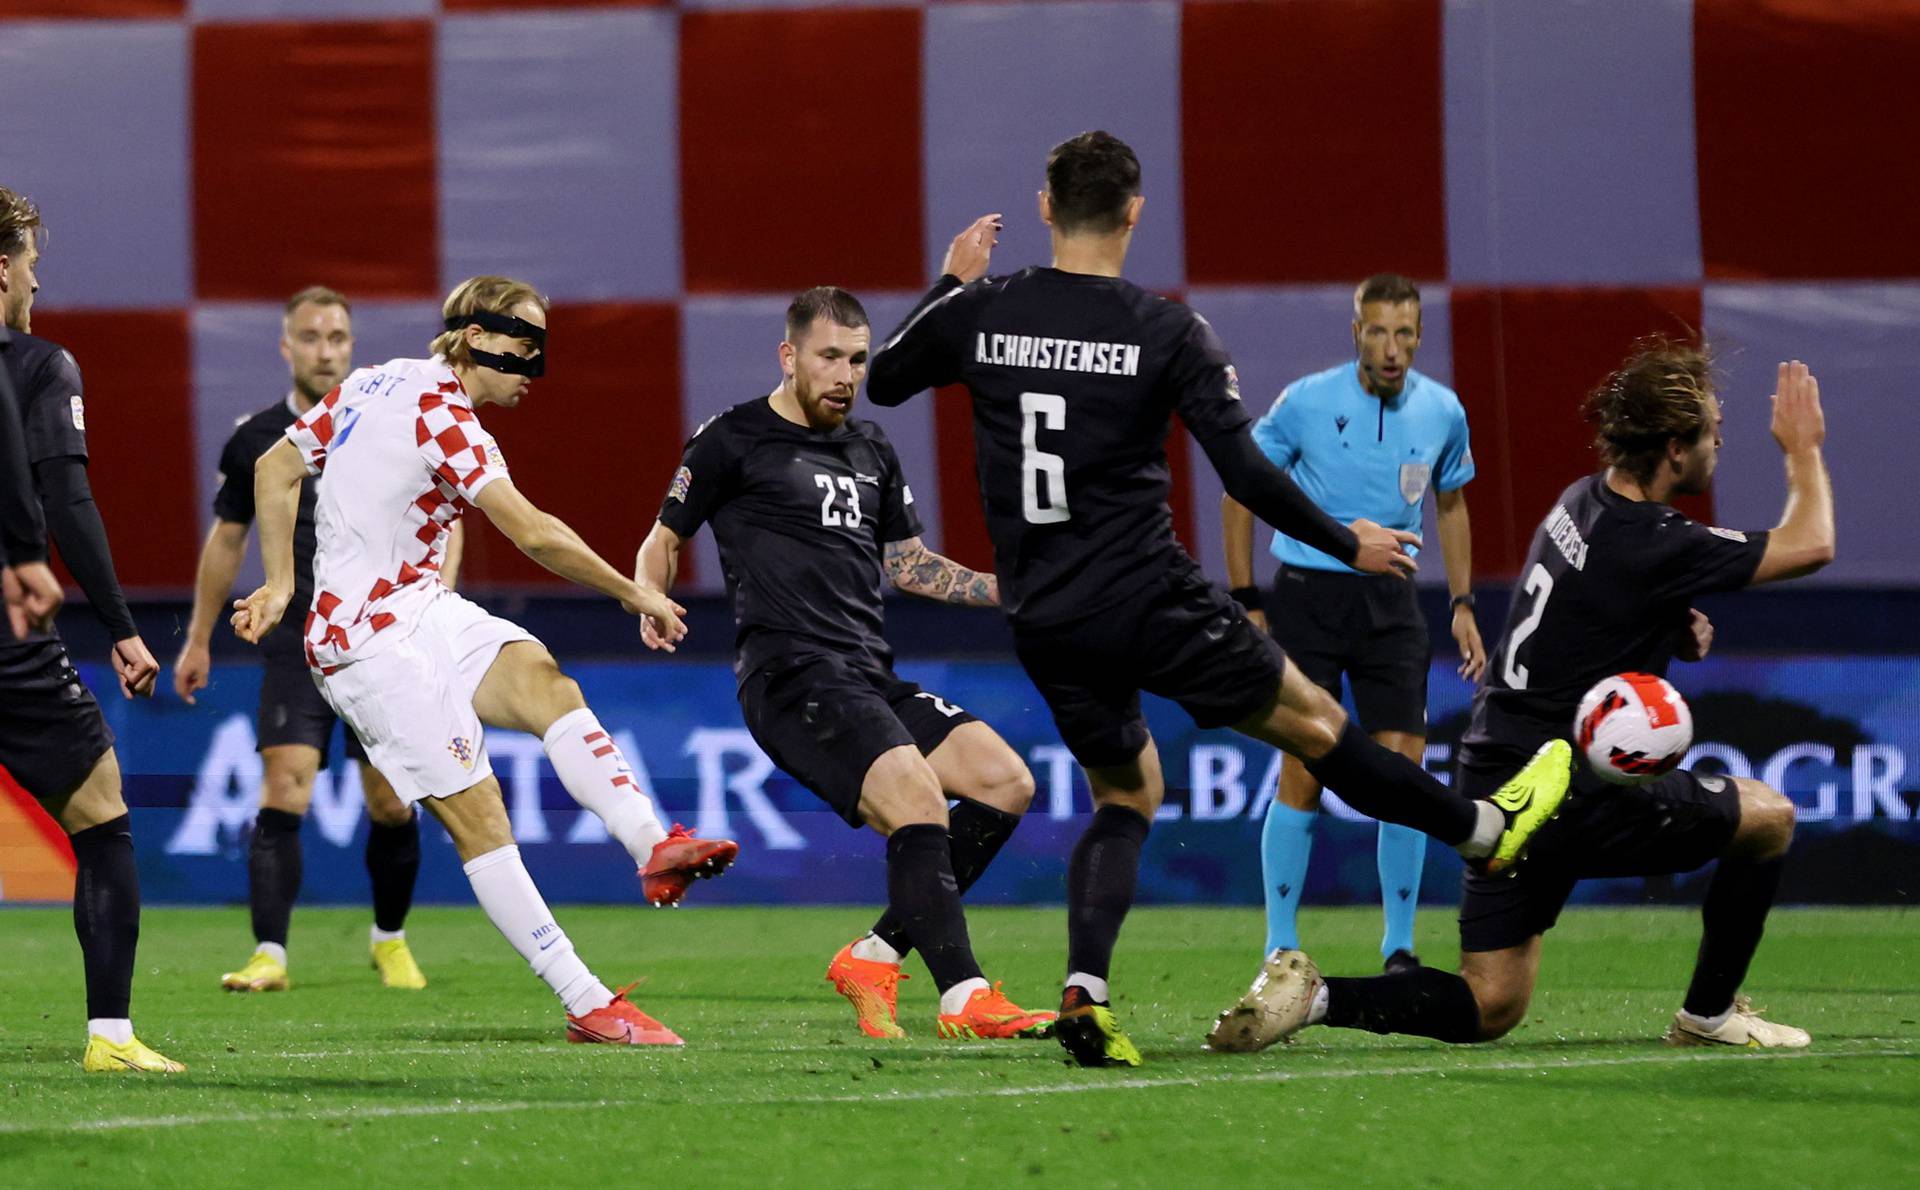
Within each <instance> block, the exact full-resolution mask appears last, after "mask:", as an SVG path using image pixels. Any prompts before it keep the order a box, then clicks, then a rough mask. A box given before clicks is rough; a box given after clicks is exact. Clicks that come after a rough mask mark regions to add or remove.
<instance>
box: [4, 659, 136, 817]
mask: <svg viewBox="0 0 1920 1190" xmlns="http://www.w3.org/2000/svg"><path fill="white" fill-rule="evenodd" d="M112 747H113V729H112V728H110V727H108V726H107V721H106V719H105V717H103V716H102V715H101V714H100V704H99V703H98V702H96V701H94V697H93V692H92V691H90V690H88V689H87V687H86V684H85V683H84V682H82V681H81V680H80V675H79V674H78V673H77V672H75V670H74V668H73V662H72V661H71V660H69V659H68V657H67V650H66V646H64V645H62V644H61V643H60V641H59V640H57V639H54V638H46V639H41V640H35V641H29V642H26V643H24V644H16V643H9V644H6V645H4V646H0V765H5V766H6V768H7V771H8V772H9V773H12V774H13V779H14V780H15V781H18V782H19V783H20V788H22V789H24V790H26V791H27V792H28V793H30V794H32V795H33V796H34V797H35V798H37V799H39V800H40V801H43V802H51V801H56V800H58V799H60V798H63V797H66V796H67V795H68V794H70V793H72V792H73V791H74V790H76V789H78V788H80V786H81V784H82V783H84V782H85V781H86V779H87V775H88V774H89V773H91V772H93V766H94V765H96V764H98V763H100V758H101V757H102V756H105V755H106V754H107V750H108V749H109V748H112Z"/></svg>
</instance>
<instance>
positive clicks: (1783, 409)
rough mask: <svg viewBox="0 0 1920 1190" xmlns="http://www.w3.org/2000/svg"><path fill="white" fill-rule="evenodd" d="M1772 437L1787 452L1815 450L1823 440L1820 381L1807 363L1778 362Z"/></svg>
mask: <svg viewBox="0 0 1920 1190" xmlns="http://www.w3.org/2000/svg"><path fill="white" fill-rule="evenodd" d="M1773 440H1774V441H1775V442H1778V443H1779V444H1780V449H1781V450H1783V451H1785V452H1786V453H1788V454H1798V453H1800V452H1801V451H1807V450H1818V449H1819V448H1820V445H1821V444H1822V443H1824V442H1825V441H1826V440H1827V415H1826V413H1825V412H1824V411H1823V410H1822V409H1821V408H1820V382H1819V381H1818V380H1815V379H1814V377H1813V373H1812V372H1810V371H1808V370H1807V365H1805V364H1803V363H1801V362H1800V361H1799V360H1797V359H1796V360H1789V361H1787V362H1786V363H1783V364H1781V365H1780V371H1779V375H1778V376H1777V378H1776V380H1775V383H1774V388H1773Z"/></svg>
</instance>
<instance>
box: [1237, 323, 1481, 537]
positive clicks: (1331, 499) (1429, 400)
mask: <svg viewBox="0 0 1920 1190" xmlns="http://www.w3.org/2000/svg"><path fill="white" fill-rule="evenodd" d="M1253 439H1254V441H1255V442H1258V443H1259V444H1260V449H1261V450H1263V451H1265V452H1266V455H1267V457H1268V458H1270V459H1272V460H1273V462H1274V464H1275V465H1276V466H1278V467H1280V468H1281V469H1282V470H1285V471H1288V472H1291V473H1292V475H1293V481H1294V482H1295V483H1297V484H1299V485H1300V487H1301V489H1302V490H1303V491H1305V492H1306V494H1307V495H1308V496H1309V497H1311V498H1312V500H1313V502H1314V503H1315V504H1318V505H1319V506H1320V508H1321V509H1322V510H1323V511H1324V512H1325V513H1326V514H1327V515H1328V516H1330V517H1332V518H1333V519H1334V520H1336V521H1340V522H1342V523H1343V524H1344V523H1345V522H1348V521H1352V520H1357V519H1358V518H1360V517H1366V518H1367V519H1369V520H1373V521H1378V522H1379V523H1380V524H1382V525H1385V526H1386V527H1387V528H1389V529H1407V530H1410V531H1412V532H1415V533H1418V532H1419V531H1420V510H1421V505H1422V504H1424V503H1425V502H1426V497H1427V488H1428V487H1429V486H1432V487H1436V488H1438V489H1439V490H1440V491H1443V492H1451V491H1453V490H1454V489H1456V488H1459V487H1462V486H1464V485H1465V484H1466V482H1467V481H1468V480H1470V479H1472V478H1473V450H1472V448H1471V446H1470V445H1469V444H1468V441H1467V413H1466V410H1465V409H1463V408H1461V406H1460V398H1459V397H1457V396H1455V395H1454V392H1453V390H1452V389H1450V388H1448V387H1447V386H1446V385H1444V384H1441V383H1439V382H1438V381H1436V380H1434V379H1433V378H1431V377H1429V376H1423V375H1421V374H1420V373H1419V372H1417V371H1414V370H1413V369H1411V368H1409V369H1407V382H1406V385H1405V386H1404V387H1403V388H1402V389H1401V390H1400V395H1399V396H1397V397H1395V398H1394V399H1393V400H1391V401H1382V400H1381V399H1380V398H1379V397H1376V396H1374V395H1373V394H1372V393H1369V392H1368V391H1367V390H1366V389H1364V388H1362V387H1361V386H1360V370H1359V367H1358V366H1357V365H1356V364H1355V363H1354V362H1353V361H1352V360H1348V361H1347V362H1346V363H1343V364H1337V365H1335V366H1334V367H1331V368H1328V369H1327V370H1326V371H1324V372H1315V373H1314V374H1313V375H1311V376H1303V377H1301V378H1300V379H1298V380H1296V381H1294V382H1293V383H1292V384H1289V385H1288V386H1287V387H1286V388H1285V389H1283V390H1282V391H1281V393H1280V395H1279V396H1278V397H1276V398H1274V402H1273V408H1271V409H1269V410H1267V413H1266V416H1264V417H1262V418H1261V419H1260V420H1259V421H1258V422H1256V423H1254V427H1253ZM1273 556H1274V557H1276V558H1278V559H1280V562H1281V564H1282V565H1286V566H1297V567H1302V568H1305V569H1308V570H1338V571H1346V572H1347V573H1349V574H1357V573H1359V572H1358V571H1356V570H1354V569H1353V568H1352V567H1350V566H1348V565H1347V564H1346V563H1344V562H1341V561H1339V560H1338V559H1336V558H1334V557H1333V556H1332V555H1330V554H1325V553H1322V552H1321V551H1319V550H1317V549H1314V548H1313V547H1312V546H1309V545H1302V544H1301V543H1299V542H1297V541H1295V540H1294V539H1293V538H1291V537H1288V536H1287V535H1285V534H1284V533H1275V534H1274V535H1273Z"/></svg>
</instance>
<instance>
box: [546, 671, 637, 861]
mask: <svg viewBox="0 0 1920 1190" xmlns="http://www.w3.org/2000/svg"><path fill="white" fill-rule="evenodd" d="M540 744H541V746H542V747H544V748H545V749H546V751H547V759H548V760H550V761H552V762H553V771H554V772H556V773H559V774H560V783H561V784H562V785H565V786H566V787H567V792H568V793H570V794H572V795H573V800H574V801H576V802H579V803H580V804H581V805H582V806H584V807H586V808H587V809H589V810H591V811H593V813H594V814H595V815H597V816H598V817H599V819H600V821H602V822H604V823H606V824H607V833H608V834H610V835H612V836H613V837H614V838H616V839H618V840H620V845H621V846H622V847H625V848H626V849H627V854H628V855H631V856H632V857H633V862H634V863H636V864H638V865H640V866H642V867H644V866H646V862H647V860H648V859H649V858H650V857H651V856H652V855H653V848H654V845H655V844H657V843H659V842H660V840H662V839H664V838H666V837H667V828H665V827H663V826H661V825H660V816H659V815H657V814H655V813H654V812H653V802H652V801H651V800H649V799H648V797H647V795H646V794H644V793H641V792H640V786H639V784H638V783H637V782H636V781H634V779H633V770H632V769H631V768H629V767H628V766H627V758H626V757H624V756H622V755H620V746H619V745H618V744H615V743H614V742H613V737H612V736H610V735H608V734H607V729H606V728H604V727H602V726H600V720H598V719H596V718H594V716H593V712H592V711H590V710H588V709H587V708H586V707H581V708H580V709H579V710H577V711H569V712H567V713H566V714H564V715H562V716H560V717H559V718H558V719H555V720H554V721H553V726H551V727H549V728H547V734H546V735H545V736H543V737H541V740H540Z"/></svg>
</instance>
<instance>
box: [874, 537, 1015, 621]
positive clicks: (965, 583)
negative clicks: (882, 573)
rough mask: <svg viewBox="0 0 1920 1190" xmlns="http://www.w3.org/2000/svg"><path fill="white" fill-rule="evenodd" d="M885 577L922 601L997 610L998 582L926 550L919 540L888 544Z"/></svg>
mask: <svg viewBox="0 0 1920 1190" xmlns="http://www.w3.org/2000/svg"><path fill="white" fill-rule="evenodd" d="M885 565H886V570H887V578H888V580H889V581H891V582H892V583H893V585H894V586H895V587H896V588H898V589H899V590H902V591H905V592H906V593H907V594H909V595H918V596H920V597H921V598H923V599H937V600H939V601H940V602H942V603H958V604H962V605H964V606H966V607H999V606H1000V582H999V580H998V579H996V578H995V577H994V576H993V575H991V574H982V573H981V572H980V571H977V570H971V569H968V568H967V567H965V566H962V565H960V563H958V562H955V561H954V560H953V559H952V558H946V557H942V556H941V555H939V554H936V553H934V552H933V551H932V550H930V549H928V548H927V546H926V543H925V542H924V541H922V540H920V539H919V538H918V537H910V538H907V539H906V540H905V541H889V542H888V543H887V548H886V563H885Z"/></svg>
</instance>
